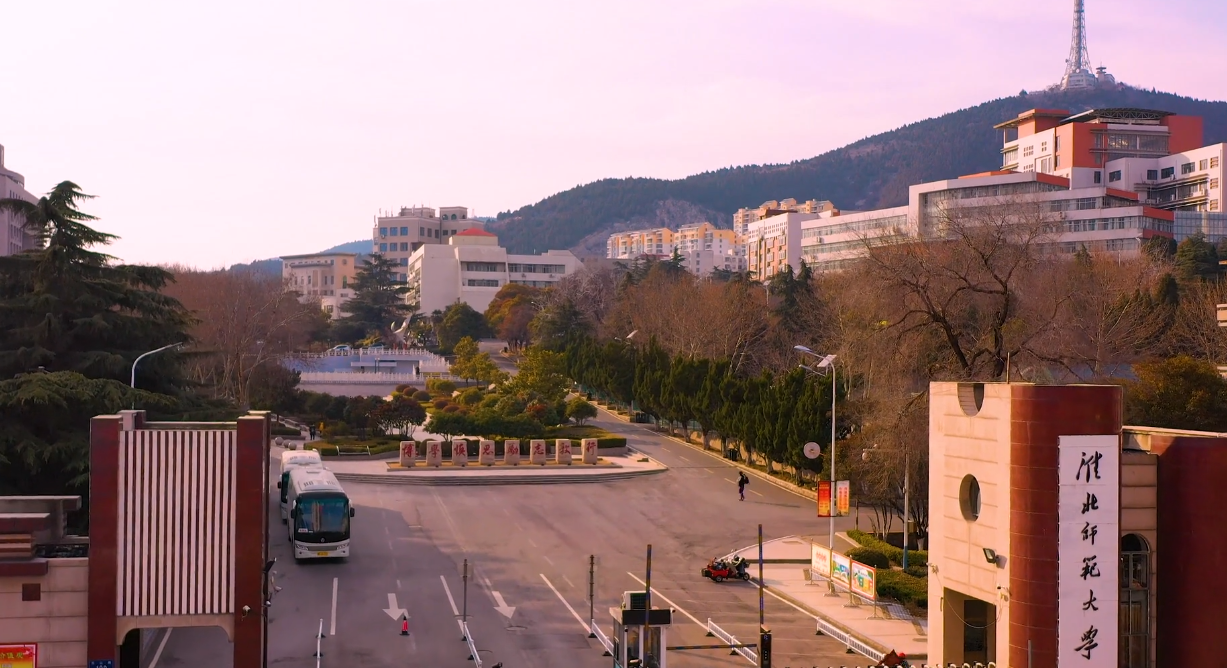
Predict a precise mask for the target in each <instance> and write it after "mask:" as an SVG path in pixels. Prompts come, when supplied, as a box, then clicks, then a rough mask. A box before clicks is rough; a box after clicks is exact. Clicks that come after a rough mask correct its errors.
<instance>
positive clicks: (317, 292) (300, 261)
mask: <svg viewBox="0 0 1227 668" xmlns="http://www.w3.org/2000/svg"><path fill="white" fill-rule="evenodd" d="M358 262H359V260H358V255H357V254H356V253H314V254H311V255H286V256H284V257H282V258H281V276H282V277H283V278H284V279H285V281H286V285H287V286H288V287H289V288H290V289H292V290H294V291H296V292H298V294H299V295H300V297H299V299H300V300H302V301H304V302H306V301H309V300H314V299H318V300H319V302H320V307H321V308H323V309H324V311H325V312H326V313H328V315H329V316H331V317H333V318H338V317H341V316H342V315H344V313H345V302H347V301H349V300H350V299H351V298H352V297H353V296H354V290H353V283H354V276H355V275H356V274H357V271H358V267H357V264H358Z"/></svg>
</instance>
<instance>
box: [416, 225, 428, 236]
mask: <svg viewBox="0 0 1227 668" xmlns="http://www.w3.org/2000/svg"><path fill="white" fill-rule="evenodd" d="M418 236H419V237H424V236H426V228H425V227H419V228H418Z"/></svg>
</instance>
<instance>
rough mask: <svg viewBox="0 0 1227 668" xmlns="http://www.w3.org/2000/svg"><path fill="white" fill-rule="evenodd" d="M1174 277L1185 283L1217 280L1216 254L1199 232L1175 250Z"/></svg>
mask: <svg viewBox="0 0 1227 668" xmlns="http://www.w3.org/2000/svg"><path fill="white" fill-rule="evenodd" d="M1176 275H1177V276H1179V277H1180V279H1181V280H1185V281H1191V280H1211V279H1214V278H1218V275H1219V266H1218V253H1217V252H1216V251H1215V250H1214V244H1211V243H1210V242H1209V241H1206V237H1205V236H1204V235H1202V234H1201V233H1200V232H1198V233H1197V234H1194V235H1193V236H1191V237H1189V238H1188V239H1185V240H1184V241H1181V242H1180V245H1179V246H1178V247H1177V248H1176Z"/></svg>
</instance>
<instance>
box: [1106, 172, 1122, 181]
mask: <svg viewBox="0 0 1227 668" xmlns="http://www.w3.org/2000/svg"><path fill="white" fill-rule="evenodd" d="M1120 172H1121V170H1119V169H1118V170H1116V171H1114V172H1108V183H1115V182H1117V181H1119V180H1120Z"/></svg>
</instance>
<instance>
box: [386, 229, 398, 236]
mask: <svg viewBox="0 0 1227 668" xmlns="http://www.w3.org/2000/svg"><path fill="white" fill-rule="evenodd" d="M396 232H397V230H396V228H395V227H390V228H388V236H390V237H394V236H396Z"/></svg>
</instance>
